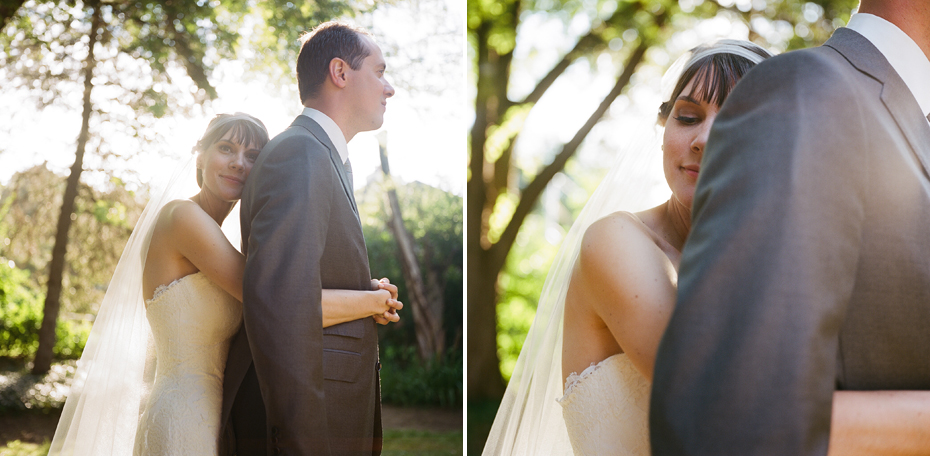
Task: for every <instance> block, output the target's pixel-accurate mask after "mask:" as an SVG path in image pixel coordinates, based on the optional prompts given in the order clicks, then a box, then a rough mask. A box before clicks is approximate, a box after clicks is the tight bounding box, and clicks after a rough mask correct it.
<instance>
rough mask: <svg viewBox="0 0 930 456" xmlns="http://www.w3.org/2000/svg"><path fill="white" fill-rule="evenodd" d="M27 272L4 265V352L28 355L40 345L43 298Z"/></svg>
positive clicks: (0, 347) (0, 301)
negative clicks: (29, 279)
mask: <svg viewBox="0 0 930 456" xmlns="http://www.w3.org/2000/svg"><path fill="white" fill-rule="evenodd" d="M28 278H29V274H28V273H27V272H26V271H23V270H20V269H16V268H15V267H11V266H10V265H9V264H7V263H6V262H5V261H4V262H3V264H0V355H2V356H11V357H24V356H27V355H29V354H32V353H33V352H35V349H36V347H37V346H38V334H39V326H40V325H41V324H42V298H41V296H39V294H38V293H36V292H35V291H34V290H32V289H31V288H30V287H29V286H28V285H27V281H28Z"/></svg>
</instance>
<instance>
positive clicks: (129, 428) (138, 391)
mask: <svg viewBox="0 0 930 456" xmlns="http://www.w3.org/2000/svg"><path fill="white" fill-rule="evenodd" d="M232 129H235V131H237V132H239V133H237V134H239V135H241V137H242V138H246V136H248V137H249V138H254V139H255V140H256V141H257V140H260V139H261V138H262V137H264V139H265V141H267V138H268V133H267V131H266V130H265V126H264V125H263V124H262V123H261V121H259V120H258V119H256V118H254V117H252V116H250V115H248V114H244V113H235V114H220V115H219V116H217V117H216V118H214V119H213V120H212V121H211V122H210V124H209V126H208V127H207V130H206V133H204V139H202V140H201V143H204V141H205V140H206V139H209V138H211V137H215V139H213V140H212V142H216V141H217V140H218V139H219V138H221V137H223V135H225V134H226V133H227V132H228V131H230V130H232ZM262 135H264V136H262ZM212 142H210V143H205V144H206V146H209V145H210V144H212ZM201 143H198V144H201ZM256 143H257V142H256ZM194 152H195V153H196V152H198V147H195V148H194ZM195 168H196V157H195V154H192V155H191V157H190V159H188V160H187V161H186V163H185V164H184V165H182V166H181V167H180V168H178V169H177V170H175V172H174V173H173V174H172V175H171V177H170V178H169V179H168V181H167V182H166V184H165V185H164V186H162V187H161V188H160V189H159V190H156V191H155V192H154V193H153V194H152V197H151V198H150V199H149V202H148V203H147V204H146V206H145V209H144V210H143V211H142V215H141V216H140V217H139V221H138V222H136V226H135V227H134V228H133V231H132V235H131V236H130V237H129V242H128V243H127V244H126V248H125V249H123V254H122V255H121V256H120V259H119V263H117V265H116V269H115V270H114V272H113V278H112V279H110V284H109V286H108V287H107V292H106V295H105V296H104V298H103V301H102V302H101V304H100V310H99V311H98V312H97V317H96V318H95V319H94V327H93V328H92V329H91V332H90V335H89V336H88V338H87V343H86V344H85V346H84V352H83V354H82V355H81V360H80V361H78V367H77V370H76V371H75V374H74V379H73V380H72V382H71V392H70V393H69V394H68V399H67V400H66V401H65V406H64V409H63V410H62V412H61V418H60V419H59V421H58V428H57V429H56V430H55V436H54V437H53V438H52V444H51V448H50V449H49V455H58V454H67V455H75V454H77V455H94V456H96V455H111V456H122V455H126V456H129V455H131V454H133V447H134V443H135V436H136V428H137V427H138V423H139V417H140V415H141V413H142V409H143V407H144V405H145V402H146V396H147V393H148V391H149V389H150V388H151V386H152V383H153V382H154V378H155V368H156V360H155V350H154V345H153V344H152V337H151V330H150V329H149V324H148V321H147V320H146V318H145V306H144V304H143V297H142V270H143V266H144V264H145V257H146V254H147V253H148V248H149V242H150V241H151V236H152V228H153V227H154V225H155V220H156V219H157V217H158V213H159V212H161V209H162V208H163V207H164V206H165V204H167V203H168V202H170V201H173V200H176V199H180V198H185V197H189V196H191V195H192V193H191V187H192V184H193V182H194V181H195ZM196 189H197V187H193V190H194V191H196Z"/></svg>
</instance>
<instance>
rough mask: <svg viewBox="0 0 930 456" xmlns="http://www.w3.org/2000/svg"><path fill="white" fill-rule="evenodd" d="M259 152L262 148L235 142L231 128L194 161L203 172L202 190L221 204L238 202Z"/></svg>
mask: <svg viewBox="0 0 930 456" xmlns="http://www.w3.org/2000/svg"><path fill="white" fill-rule="evenodd" d="M259 152H261V148H259V147H257V146H256V145H254V144H242V143H240V142H238V141H237V140H236V139H235V137H234V129H230V131H228V132H227V133H226V134H225V135H223V137H222V138H220V139H219V140H218V141H217V142H215V143H213V144H212V145H210V147H208V148H207V150H205V151H204V152H203V153H201V154H200V157H198V159H197V166H198V168H200V169H202V170H203V189H204V190H208V191H210V192H211V193H213V194H214V195H216V196H218V197H219V198H220V199H221V200H223V201H236V200H238V199H239V198H241V197H242V187H243V185H245V179H246V178H247V177H249V172H250V171H251V170H252V165H254V164H255V160H256V159H257V158H258V154H259Z"/></svg>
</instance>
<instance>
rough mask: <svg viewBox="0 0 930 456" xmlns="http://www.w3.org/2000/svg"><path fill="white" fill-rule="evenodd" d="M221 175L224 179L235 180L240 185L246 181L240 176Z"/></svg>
mask: <svg viewBox="0 0 930 456" xmlns="http://www.w3.org/2000/svg"><path fill="white" fill-rule="evenodd" d="M220 177H222V178H223V179H226V180H228V181H230V182H233V183H235V184H238V185H242V184H244V183H245V180H243V179H240V178H238V177H235V176H224V175H222V174H221V175H220Z"/></svg>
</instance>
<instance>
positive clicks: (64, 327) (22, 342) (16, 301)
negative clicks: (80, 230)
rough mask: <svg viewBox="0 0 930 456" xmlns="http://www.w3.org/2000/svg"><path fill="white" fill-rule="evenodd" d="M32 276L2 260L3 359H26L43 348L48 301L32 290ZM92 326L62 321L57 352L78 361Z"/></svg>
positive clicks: (0, 342)
mask: <svg viewBox="0 0 930 456" xmlns="http://www.w3.org/2000/svg"><path fill="white" fill-rule="evenodd" d="M28 284H29V274H28V273H27V272H26V271H23V270H21V269H16V268H15V267H13V266H11V265H10V264H9V263H8V262H6V261H4V260H2V259H0V356H6V357H11V358H26V357H32V356H33V355H35V352H36V349H38V347H39V328H40V327H41V326H42V315H43V303H44V298H43V296H42V294H41V293H39V292H37V291H35V290H33V289H31V288H30V286H29V285H28ZM90 328H91V323H90V322H87V321H72V320H64V319H61V318H59V319H58V324H57V326H56V328H55V334H56V336H57V342H56V343H55V348H54V353H55V356H56V357H58V358H59V359H77V358H80V357H81V353H83V351H84V344H85V343H86V342H87V336H88V335H89V334H90Z"/></svg>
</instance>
